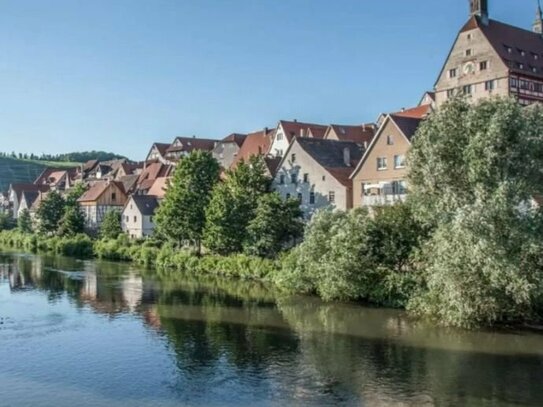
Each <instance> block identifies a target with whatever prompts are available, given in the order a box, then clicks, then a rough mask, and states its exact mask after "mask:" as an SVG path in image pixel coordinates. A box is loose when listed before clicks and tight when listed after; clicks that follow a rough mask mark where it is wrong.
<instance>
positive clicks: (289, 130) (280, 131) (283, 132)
mask: <svg viewBox="0 0 543 407" xmlns="http://www.w3.org/2000/svg"><path fill="white" fill-rule="evenodd" d="M327 128H328V126H323V125H321V124H315V123H302V122H299V121H297V120H294V121H287V120H280V121H279V123H278V124H277V128H276V130H275V134H274V137H273V139H272V142H271V145H270V147H269V150H268V151H267V153H268V154H269V155H271V156H273V157H282V156H283V153H284V152H285V151H286V150H287V149H288V147H289V145H290V143H291V141H292V140H293V139H294V137H298V138H303V137H308V138H317V139H322V138H324V135H325V133H326V130H327Z"/></svg>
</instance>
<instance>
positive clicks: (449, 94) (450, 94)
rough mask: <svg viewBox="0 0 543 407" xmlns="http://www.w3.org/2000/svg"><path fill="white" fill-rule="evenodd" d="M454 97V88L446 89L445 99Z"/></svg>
mask: <svg viewBox="0 0 543 407" xmlns="http://www.w3.org/2000/svg"><path fill="white" fill-rule="evenodd" d="M453 97H454V89H447V99H451V98H453Z"/></svg>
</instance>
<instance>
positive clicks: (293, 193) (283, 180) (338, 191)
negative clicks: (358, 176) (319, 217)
mask: <svg viewBox="0 0 543 407" xmlns="http://www.w3.org/2000/svg"><path fill="white" fill-rule="evenodd" d="M363 152H364V148H363V147H362V146H361V145H360V144H357V143H355V142H352V141H338V140H323V139H316V138H309V137H295V138H294V139H293V141H292V143H291V145H290V146H289V148H288V149H287V150H286V152H285V154H284V156H283V158H282V160H281V163H280V164H279V168H278V170H277V173H276V175H275V177H274V179H273V183H272V188H273V189H274V190H275V191H277V192H279V193H280V194H281V196H282V197H283V198H297V199H298V200H299V201H300V207H301V209H302V211H303V213H304V218H305V219H309V218H310V217H311V216H312V215H313V214H314V213H315V211H317V210H318V209H323V208H333V209H340V210H347V209H350V208H352V183H351V180H350V179H349V175H350V174H351V173H352V171H353V169H354V168H355V166H356V164H357V163H358V162H359V160H360V159H361V158H362V154H363Z"/></svg>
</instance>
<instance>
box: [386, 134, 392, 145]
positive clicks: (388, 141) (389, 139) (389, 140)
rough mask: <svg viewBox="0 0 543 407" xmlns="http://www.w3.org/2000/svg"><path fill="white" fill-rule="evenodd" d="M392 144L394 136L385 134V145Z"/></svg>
mask: <svg viewBox="0 0 543 407" xmlns="http://www.w3.org/2000/svg"><path fill="white" fill-rule="evenodd" d="M393 144H394V137H392V136H390V135H389V136H387V145H389V146H391V145H393Z"/></svg>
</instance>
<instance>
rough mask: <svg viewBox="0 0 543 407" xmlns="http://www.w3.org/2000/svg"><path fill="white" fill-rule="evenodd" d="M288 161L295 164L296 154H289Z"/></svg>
mask: <svg viewBox="0 0 543 407" xmlns="http://www.w3.org/2000/svg"><path fill="white" fill-rule="evenodd" d="M290 160H291V161H292V162H293V163H295V162H296V154H291V155H290Z"/></svg>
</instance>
